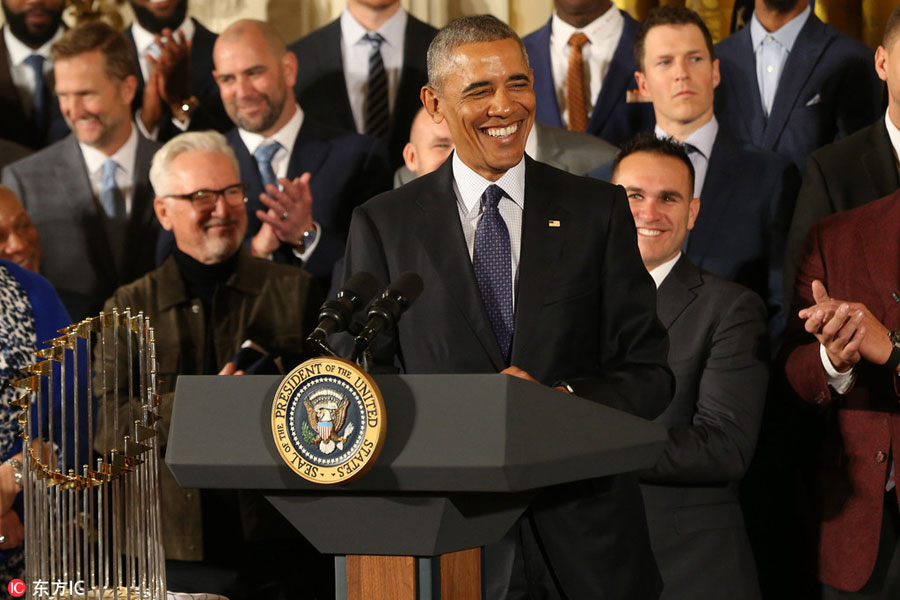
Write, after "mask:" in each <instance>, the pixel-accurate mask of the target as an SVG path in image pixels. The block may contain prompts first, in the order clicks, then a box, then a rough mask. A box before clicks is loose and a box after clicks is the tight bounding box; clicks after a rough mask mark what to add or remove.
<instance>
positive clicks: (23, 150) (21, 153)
mask: <svg viewBox="0 0 900 600" xmlns="http://www.w3.org/2000/svg"><path fill="white" fill-rule="evenodd" d="M31 152H32V151H31V148H28V147H26V146H22V145H21V144H17V143H15V142H9V141H7V140H2V139H0V169H2V168H3V167H5V166H6V165H8V164H10V163H14V162H16V161H17V160H21V159H23V158H25V157H26V156H28V155H29V154H31Z"/></svg>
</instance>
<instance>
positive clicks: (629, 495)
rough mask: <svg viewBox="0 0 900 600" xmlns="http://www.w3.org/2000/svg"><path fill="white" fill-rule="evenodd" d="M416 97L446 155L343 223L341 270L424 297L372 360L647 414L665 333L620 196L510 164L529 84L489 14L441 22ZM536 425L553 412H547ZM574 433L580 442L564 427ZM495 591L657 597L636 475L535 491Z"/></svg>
mask: <svg viewBox="0 0 900 600" xmlns="http://www.w3.org/2000/svg"><path fill="white" fill-rule="evenodd" d="M428 79H429V84H428V85H427V86H425V87H424V88H423V89H422V93H421V98H422V102H423V104H424V105H425V109H426V110H427V111H428V113H429V115H430V116H431V118H432V119H433V120H434V121H435V122H437V123H440V122H446V123H447V124H448V125H449V127H450V132H451V134H452V136H453V140H454V142H455V143H456V150H455V151H454V153H453V155H452V156H451V157H450V158H449V159H448V160H447V161H446V162H445V163H444V164H443V165H442V166H441V167H440V168H439V169H437V170H436V171H435V172H433V173H430V174H428V175H425V176H423V177H419V178H417V179H416V180H414V181H412V182H410V183H409V184H407V185H405V186H403V187H402V188H400V189H397V190H393V191H391V192H387V193H385V194H382V195H380V196H376V197H375V198H373V199H372V200H370V201H369V202H367V203H366V204H364V205H363V206H361V207H359V208H357V209H356V210H355V211H354V214H353V221H352V225H351V228H350V235H349V240H348V244H347V253H346V263H345V270H344V273H345V278H346V277H348V276H349V275H351V274H353V273H356V272H358V271H361V270H364V271H368V272H370V273H372V274H373V275H374V276H375V277H376V279H378V280H379V282H380V283H381V284H387V283H388V282H389V281H391V280H392V279H393V278H395V277H397V275H398V274H400V273H402V272H404V271H414V272H416V273H418V274H419V275H420V276H421V277H422V279H423V281H424V291H423V292H422V294H421V296H420V297H419V299H418V300H417V302H416V303H415V304H414V305H413V306H412V307H411V308H410V309H409V311H408V312H407V313H406V315H405V316H404V318H403V321H402V322H401V323H400V326H399V328H398V330H397V331H395V332H392V333H391V334H390V335H385V336H384V337H383V338H380V339H379V343H378V346H377V347H376V348H373V363H374V364H375V366H376V367H378V366H380V367H382V368H386V367H393V366H395V365H399V366H400V368H401V369H402V370H403V371H404V372H406V373H496V372H500V373H506V374H510V375H513V376H516V377H521V378H524V379H528V380H531V381H535V382H537V383H540V384H543V385H549V386H556V387H558V388H559V389H561V390H563V391H568V392H569V393H575V394H578V395H579V396H582V397H585V398H590V399H594V400H596V401H598V402H602V403H604V404H607V405H609V406H612V407H614V408H617V409H621V410H625V411H628V412H630V413H632V414H635V415H638V416H640V417H644V418H647V419H652V418H654V417H656V416H657V415H659V414H660V413H661V412H662V411H663V410H664V409H665V408H666V406H667V405H668V403H669V401H670V399H671V396H672V388H673V379H672V375H671V372H670V371H669V369H668V367H667V366H666V353H667V350H668V340H667V337H666V332H665V329H664V328H663V327H662V325H661V324H660V323H659V321H658V320H657V318H656V303H655V291H654V285H653V281H652V279H651V278H650V277H649V275H648V274H647V271H646V270H645V269H644V266H643V263H642V262H641V257H640V253H639V251H638V248H637V244H636V241H635V239H636V236H635V229H634V224H633V222H632V219H631V215H630V213H629V210H628V203H627V200H626V198H625V194H624V193H623V192H622V190H621V189H617V188H615V187H613V186H612V185H609V184H606V183H604V182H600V181H597V180H591V179H586V178H581V177H576V176H573V175H569V174H567V173H565V172H563V171H560V170H557V169H555V168H552V167H549V166H547V165H544V164H542V163H539V162H536V161H534V160H532V159H531V158H530V157H528V156H525V152H524V148H525V140H526V139H527V137H528V133H529V131H530V130H531V126H532V124H533V122H534V110H535V96H534V90H533V88H532V82H533V75H532V72H531V70H530V69H529V67H528V58H527V56H526V54H525V50H524V47H523V46H522V42H521V40H520V39H519V38H518V36H517V35H516V34H515V32H513V31H512V29H510V28H509V27H508V26H507V25H505V24H504V23H502V22H501V21H499V20H498V19H496V18H495V17H492V16H489V15H483V16H471V17H463V18H460V19H457V20H455V21H453V22H451V23H450V24H449V25H447V26H446V27H445V28H444V29H443V30H442V31H441V32H440V33H439V34H438V36H437V37H436V38H435V40H434V41H433V42H432V44H431V46H430V48H429V50H428ZM547 414H548V418H552V419H559V418H563V419H564V418H565V415H560V414H555V413H554V411H553V408H552V407H548V410H547ZM572 434H573V435H591V432H590V431H580V430H579V428H578V424H577V423H573V424H572ZM513 535H514V536H515V542H516V543H515V555H514V557H509V558H510V561H509V562H508V563H507V565H506V567H507V569H506V570H505V571H503V572H502V573H501V572H500V571H498V570H496V569H493V566H492V565H491V564H490V563H489V564H487V566H486V569H487V572H486V573H485V576H486V578H487V579H489V580H496V579H498V578H503V579H504V580H505V583H506V584H507V586H506V587H508V592H507V593H506V594H505V595H506V597H508V598H519V597H529V596H534V597H541V598H596V597H604V598H618V599H635V600H637V599H641V600H644V599H647V598H657V597H658V595H659V592H660V589H661V586H662V584H661V581H660V577H659V573H658V571H657V569H656V564H655V562H654V559H653V554H652V552H651V549H650V544H649V539H648V533H647V527H646V522H645V520H644V510H643V503H642V499H641V494H640V490H639V488H638V485H637V481H636V479H635V477H634V476H633V475H630V474H629V475H618V476H613V477H605V478H602V479H593V480H588V481H580V482H575V483H570V484H565V485H559V486H556V487H552V488H548V489H546V490H545V491H543V492H541V494H540V495H539V496H538V497H537V498H536V499H535V501H534V503H533V504H532V506H531V508H530V509H529V510H528V511H527V512H526V514H525V515H524V516H523V517H522V519H521V520H520V521H519V523H518V524H517V526H516V528H515V530H514V532H513Z"/></svg>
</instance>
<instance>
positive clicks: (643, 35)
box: [634, 6, 716, 72]
mask: <svg viewBox="0 0 900 600" xmlns="http://www.w3.org/2000/svg"><path fill="white" fill-rule="evenodd" d="M660 25H696V26H697V27H699V28H700V32H701V33H703V39H705V40H706V49H707V50H709V58H710V60H713V59H715V57H716V56H715V50H713V40H712V35H711V34H710V33H709V28H708V27H707V26H706V23H704V22H703V19H702V18H700V15H698V14H697V13H696V12H694V11H692V10H691V9H689V8H685V7H684V6H660V7H658V8H654V9H653V10H651V11H650V14H649V15H647V18H646V19H644V22H643V23H642V24H641V28H640V29H638V32H637V34H636V35H635V36H634V62H635V64H637V68H638V71H641V72H643V71H644V41H645V40H646V39H647V34H648V33H650V30H651V29H653V28H654V27H659V26H660Z"/></svg>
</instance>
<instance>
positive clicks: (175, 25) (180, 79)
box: [125, 0, 231, 142]
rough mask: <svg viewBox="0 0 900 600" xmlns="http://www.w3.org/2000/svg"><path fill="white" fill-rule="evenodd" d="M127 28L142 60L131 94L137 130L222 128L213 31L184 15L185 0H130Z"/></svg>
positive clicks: (163, 136)
mask: <svg viewBox="0 0 900 600" xmlns="http://www.w3.org/2000/svg"><path fill="white" fill-rule="evenodd" d="M130 4H131V9H132V10H133V11H134V16H135V21H134V22H133V23H132V24H131V25H130V26H129V27H128V29H126V30H125V34H126V35H127V36H128V39H129V41H131V44H132V46H134V53H135V58H136V59H137V61H138V64H139V65H140V77H139V78H138V90H137V94H136V95H135V104H134V106H135V110H136V111H137V116H138V118H137V119H136V121H137V123H138V126H139V127H140V128H141V133H143V134H144V135H145V136H147V137H149V138H151V139H156V140H158V141H160V142H165V141H167V140H169V139H171V138H172V137H174V136H176V135H178V134H179V133H181V132H182V131H185V130H187V129H190V130H192V131H199V130H203V129H217V130H219V131H222V132H225V131H228V129H230V128H231V122H230V121H229V120H228V115H226V114H225V109H224V108H223V107H222V100H221V98H219V88H218V87H216V82H215V80H214V79H213V76H212V71H213V60H212V50H213V44H215V42H216V34H214V33H213V32H211V31H210V30H208V29H207V28H206V27H204V26H203V25H202V24H201V23H200V22H199V21H197V19H194V18H193V17H188V16H187V12H188V0H174V1H171V2H153V1H152V0H131V2H130Z"/></svg>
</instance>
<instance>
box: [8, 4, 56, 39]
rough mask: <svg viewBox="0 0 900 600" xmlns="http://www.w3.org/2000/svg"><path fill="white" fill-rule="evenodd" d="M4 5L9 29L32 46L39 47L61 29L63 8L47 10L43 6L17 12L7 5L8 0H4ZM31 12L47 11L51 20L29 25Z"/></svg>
mask: <svg viewBox="0 0 900 600" xmlns="http://www.w3.org/2000/svg"><path fill="white" fill-rule="evenodd" d="M2 6H3V14H4V15H6V23H7V24H8V25H9V30H10V31H11V32H12V34H13V35H14V36H16V38H17V39H19V40H21V41H22V43H24V44H25V45H26V46H28V47H30V48H39V47H41V46H43V45H44V44H46V43H47V42H49V41H50V38H52V37H53V36H54V35H55V34H56V30H57V29H59V26H60V24H61V23H62V13H63V9H62V8H60V9H59V10H58V11H45V10H44V9H43V8H30V9H27V10H24V11H22V12H18V13H17V12H14V11H13V10H12V9H11V8H9V7H8V6H7V5H6V0H3V2H2ZM30 12H43V13H46V14H47V15H48V16H49V17H50V20H49V21H48V22H47V23H46V24H44V25H37V26H34V25H32V26H29V25H28V23H27V22H26V17H27V16H28V13H30Z"/></svg>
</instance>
